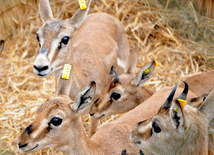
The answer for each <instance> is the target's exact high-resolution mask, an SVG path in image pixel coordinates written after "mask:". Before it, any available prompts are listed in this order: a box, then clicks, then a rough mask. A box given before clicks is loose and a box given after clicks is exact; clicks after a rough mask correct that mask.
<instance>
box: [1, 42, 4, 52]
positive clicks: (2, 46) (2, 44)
mask: <svg viewBox="0 0 214 155" xmlns="http://www.w3.org/2000/svg"><path fill="white" fill-rule="evenodd" d="M3 48H4V40H0V54H1V52H2V50H3Z"/></svg>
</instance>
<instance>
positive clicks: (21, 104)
mask: <svg viewBox="0 0 214 155" xmlns="http://www.w3.org/2000/svg"><path fill="white" fill-rule="evenodd" d="M22 4H24V9H23V11H24V14H23V16H21V20H20V21H19V23H17V29H14V30H13V34H12V35H11V36H10V37H9V38H7V40H6V43H5V46H4V50H3V52H2V54H1V55H0V62H1V63H0V124H1V126H0V138H1V142H0V154H24V153H22V152H20V151H19V150H18V149H17V143H16V142H17V138H18V136H19V135H20V133H21V132H22V131H23V130H24V129H25V128H26V127H27V126H28V125H29V124H30V123H31V122H32V120H33V119H34V118H35V112H36V109H37V107H38V106H39V105H40V104H41V103H42V102H44V101H45V100H46V99H48V98H52V97H53V96H54V92H55V80H54V77H53V75H52V76H50V77H47V78H39V77H37V76H36V75H35V74H34V73H33V67H32V64H33V61H34V59H35V57H36V55H37V53H38V50H39V49H38V43H37V40H36V36H35V33H36V31H37V30H38V29H39V28H40V27H41V25H42V22H41V19H40V17H39V13H38V4H37V2H36V1H28V0H22ZM50 4H51V7H52V9H53V14H54V16H55V17H56V18H58V19H66V18H69V17H71V16H72V15H73V14H74V13H75V11H76V10H77V9H78V7H79V6H78V3H77V0H75V1H74V0H50ZM98 11H102V12H106V13H109V14H111V15H113V16H115V17H116V18H118V19H119V20H120V21H121V22H122V23H123V24H124V27H125V30H126V32H127V36H128V39H129V43H130V46H131V48H134V47H135V46H137V47H138V48H139V52H140V56H139V62H138V65H137V69H136V72H137V71H138V70H139V68H140V67H142V66H143V65H145V64H146V63H148V62H149V61H151V60H152V59H155V60H156V61H158V63H159V66H158V67H157V68H156V70H155V73H154V75H153V77H152V78H151V80H150V81H149V82H147V83H146V86H147V87H149V88H151V89H153V90H158V89H160V88H161V87H164V86H173V85H174V84H175V83H177V82H181V80H182V79H183V78H184V77H186V76H188V75H191V74H195V73H199V72H204V71H207V70H210V69H213V68H214V63H213V58H214V56H213V52H212V51H213V45H214V44H212V43H213V32H214V28H213V25H214V24H213V20H212V19H209V18H206V17H201V16H200V15H199V14H198V13H197V12H196V11H195V10H194V9H191V7H189V8H183V7H181V8H178V9H177V10H176V9H168V8H165V7H163V6H162V5H161V4H159V3H157V2H156V1H152V0H93V1H92V5H91V9H90V13H93V12H98ZM120 116H121V115H115V116H111V117H108V118H106V119H103V120H101V126H102V124H105V123H108V122H109V121H113V120H115V119H117V118H118V117H120ZM82 119H83V124H84V126H85V129H86V131H88V129H89V125H90V122H91V119H90V117H89V116H88V115H84V116H83V117H82ZM32 154H33V155H34V154H43V155H46V154H50V155H53V154H61V153H60V152H57V151H56V150H55V149H53V148H50V149H45V150H41V151H37V152H35V153H32Z"/></svg>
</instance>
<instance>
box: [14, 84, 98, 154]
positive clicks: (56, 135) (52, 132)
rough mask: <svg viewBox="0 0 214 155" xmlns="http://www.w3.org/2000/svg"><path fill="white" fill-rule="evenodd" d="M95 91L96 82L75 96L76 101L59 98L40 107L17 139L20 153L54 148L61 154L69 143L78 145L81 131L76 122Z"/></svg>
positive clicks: (63, 97) (64, 97)
mask: <svg viewBox="0 0 214 155" xmlns="http://www.w3.org/2000/svg"><path fill="white" fill-rule="evenodd" d="M95 88H96V85H95V82H91V83H90V84H89V85H87V86H86V87H84V88H83V89H82V90H81V91H80V92H79V93H78V95H77V97H76V100H75V101H72V100H71V99H70V98H69V97H68V96H65V95H61V96H57V97H55V98H54V99H50V100H47V101H46V102H44V103H43V104H41V106H40V107H39V108H38V110H37V117H36V119H35V120H34V121H33V123H32V124H31V125H30V126H28V127H27V128H26V129H25V130H24V132H23V133H22V134H21V135H20V137H19V139H18V147H19V149H21V150H22V151H24V152H32V151H35V150H40V149H43V148H47V147H56V148H58V149H59V150H60V151H63V148H64V149H65V148H66V146H67V145H69V144H70V143H72V142H71V139H73V140H74V141H75V140H77V141H78V140H79V139H78V134H79V133H80V134H82V133H83V132H82V131H83V130H84V129H81V128H80V127H79V128H78V126H79V124H81V125H82V122H81V121H79V120H81V114H82V112H83V111H84V109H85V107H87V106H88V105H89V104H90V103H91V101H92V99H93V97H94V93H95ZM78 121H79V122H80V123H79V124H78ZM73 143H74V144H75V142H73ZM74 147H76V146H74Z"/></svg>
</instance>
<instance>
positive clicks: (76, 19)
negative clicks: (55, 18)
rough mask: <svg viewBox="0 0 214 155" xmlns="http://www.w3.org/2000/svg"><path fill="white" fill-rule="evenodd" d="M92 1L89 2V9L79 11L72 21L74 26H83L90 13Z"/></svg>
mask: <svg viewBox="0 0 214 155" xmlns="http://www.w3.org/2000/svg"><path fill="white" fill-rule="evenodd" d="M91 1H92V0H89V2H88V5H87V9H84V10H81V9H79V10H77V12H76V13H75V14H74V15H73V17H72V18H71V19H70V22H71V23H72V24H74V25H75V26H76V27H77V28H79V27H80V26H81V24H82V23H83V22H84V21H85V19H86V17H87V14H88V11H89V8H90V4H91Z"/></svg>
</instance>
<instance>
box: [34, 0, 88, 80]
mask: <svg viewBox="0 0 214 155" xmlns="http://www.w3.org/2000/svg"><path fill="white" fill-rule="evenodd" d="M90 3H91V0H90V1H89V3H88V7H87V9H85V10H80V9H79V10H78V11H77V12H76V13H75V14H74V15H73V17H72V18H70V19H66V20H63V21H59V20H57V19H55V18H53V14H52V11H51V8H50V4H49V1H48V0H40V1H39V12H40V16H41V18H42V21H43V26H42V27H41V28H40V29H39V30H38V31H37V40H38V43H39V47H40V51H39V54H38V56H37V57H36V59H35V61H34V63H33V67H34V73H36V74H37V75H38V76H40V77H46V76H48V75H50V74H51V73H52V72H55V71H59V70H61V69H62V68H63V64H64V63H63V62H64V60H65V59H66V58H69V59H72V53H71V52H72V46H73V43H72V40H73V37H74V35H75V33H76V32H77V29H78V28H79V27H80V26H81V24H82V23H83V22H84V20H85V19H86V17H87V13H88V11H89V7H90ZM71 61H72V60H71Z"/></svg>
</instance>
